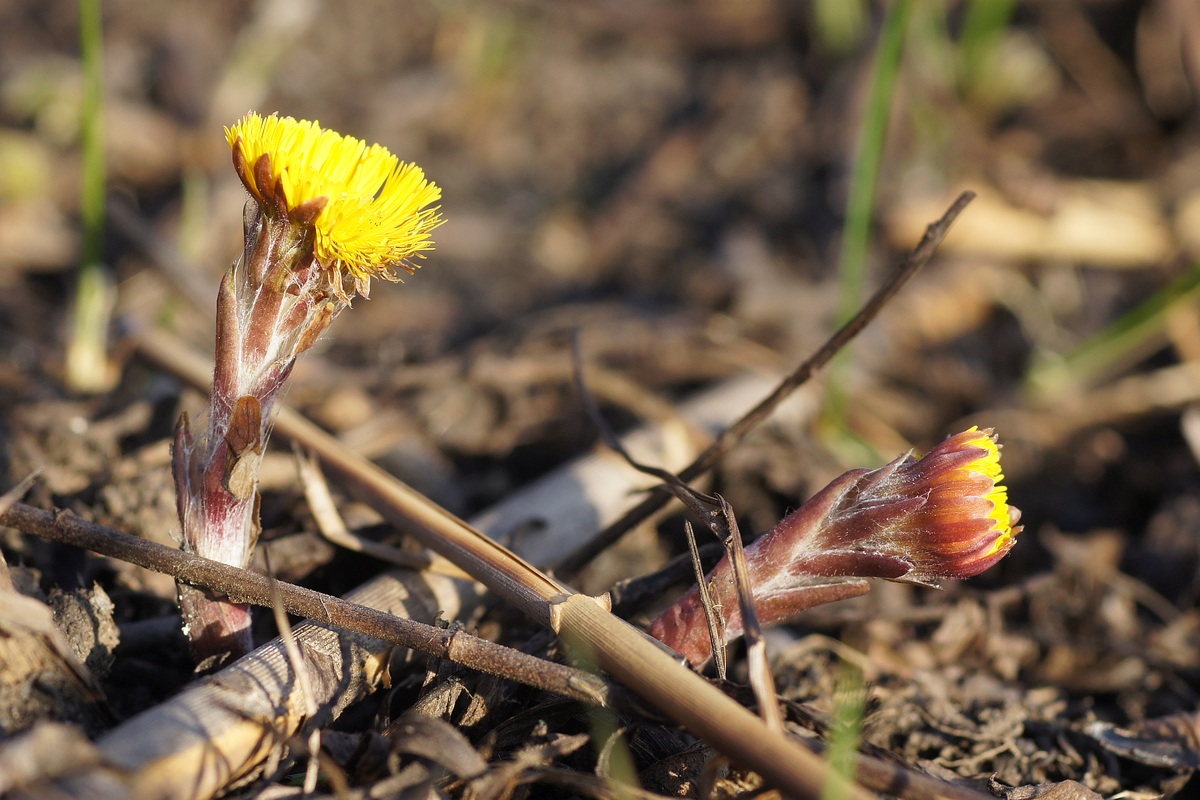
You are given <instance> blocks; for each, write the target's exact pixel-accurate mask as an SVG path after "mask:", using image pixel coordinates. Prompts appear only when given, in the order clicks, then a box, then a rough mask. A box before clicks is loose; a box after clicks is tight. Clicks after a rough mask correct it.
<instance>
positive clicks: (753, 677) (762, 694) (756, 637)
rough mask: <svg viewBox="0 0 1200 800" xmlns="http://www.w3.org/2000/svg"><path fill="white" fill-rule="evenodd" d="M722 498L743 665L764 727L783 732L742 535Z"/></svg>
mask: <svg viewBox="0 0 1200 800" xmlns="http://www.w3.org/2000/svg"><path fill="white" fill-rule="evenodd" d="M720 499H721V516H722V517H724V519H725V525H726V527H727V528H728V530H729V536H728V538H727V539H726V540H725V550H726V553H728V555H729V563H730V564H732V565H733V578H734V581H733V582H734V585H735V586H736V587H737V597H738V604H739V606H740V611H741V612H742V627H743V628H744V634H743V635H744V636H745V638H746V663H747V665H748V666H749V668H750V688H751V689H753V690H754V699H755V700H756V701H757V702H758V713H759V716H761V717H762V718H763V722H765V723H766V724H767V727H768V728H770V729H771V730H775V731H780V732H782V731H783V714H782V713H781V712H780V710H779V697H778V695H777V694H776V693H775V677H774V676H773V675H772V674H771V665H770V663H768V661H767V644H766V641H765V640H764V639H763V635H762V626H761V625H759V623H758V611H757V610H756V609H755V607H754V586H753V584H752V583H751V582H750V568H749V567H748V566H746V551H745V549H744V548H743V547H742V532H741V531H740V530H738V524H737V518H736V517H735V516H734V514H733V507H732V506H730V505H729V503H727V502H726V501H725V498H723V497H722V498H720Z"/></svg>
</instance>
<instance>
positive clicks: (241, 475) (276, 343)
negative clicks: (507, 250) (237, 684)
mask: <svg viewBox="0 0 1200 800" xmlns="http://www.w3.org/2000/svg"><path fill="white" fill-rule="evenodd" d="M225 138H226V141H227V142H228V143H229V147H230V150H231V152H232V155H233V165H234V169H235V170H237V173H238V176H239V177H240V178H241V180H242V183H243V184H244V185H245V186H246V189H247V191H249V192H250V195H251V198H252V199H251V202H250V203H248V204H247V207H246V214H245V246H244V249H243V252H242V256H241V258H240V259H238V261H237V262H236V263H235V264H234V265H233V266H232V267H230V269H229V271H228V272H226V273H225V277H224V279H223V280H222V281H221V287H220V290H219V292H218V295H217V347H216V366H215V369H214V371H213V386H212V393H211V403H212V406H211V410H210V412H209V416H208V425H207V429H206V431H205V433H204V434H203V436H202V437H200V439H199V440H196V439H194V438H193V436H192V433H191V431H190V429H189V426H188V421H187V418H186V416H185V417H183V418H182V419H181V420H180V423H179V426H178V428H177V429H176V433H175V449H174V455H173V457H172V471H173V473H174V477H175V486H176V498H177V506H178V511H179V519H180V523H181V525H182V527H183V547H184V549H186V550H188V551H190V552H193V553H196V554H198V555H201V556H204V557H206V558H212V559H215V560H218V561H221V562H223V563H226V564H233V565H235V566H245V565H246V564H247V563H248V562H249V560H250V556H251V553H252V551H253V548H254V544H255V541H256V539H257V538H258V510H257V508H258V469H259V464H260V462H261V459H262V454H263V451H264V449H265V447H266V443H267V438H268V437H269V436H270V432H271V426H272V411H273V409H274V406H275V402H276V400H277V399H278V398H279V396H280V394H281V392H282V390H283V387H284V384H285V382H286V381H287V378H288V376H289V375H290V374H291V371H292V367H293V365H294V364H295V362H296V358H297V357H298V356H299V355H300V354H301V353H303V352H304V351H305V350H307V349H308V348H310V347H312V345H313V344H314V343H315V342H316V340H317V338H318V336H320V334H321V333H322V332H323V331H324V330H325V329H326V328H327V327H328V326H329V324H330V323H331V322H332V321H333V319H334V317H336V316H337V315H338V314H339V313H340V312H341V311H342V310H343V309H345V308H346V307H348V306H349V304H350V300H351V298H352V297H353V296H354V295H355V294H358V295H363V296H364V297H365V296H366V295H367V294H368V292H369V291H370V285H371V279H372V278H383V279H385V280H397V274H396V270H397V269H403V270H405V271H407V272H410V273H411V272H412V271H413V269H414V268H415V264H414V263H413V259H415V258H420V257H422V256H423V254H424V253H425V251H427V250H429V249H430V248H431V247H432V246H433V245H432V242H431V241H430V232H431V231H432V230H433V228H435V227H436V226H437V225H439V224H440V223H441V219H440V217H439V216H438V210H437V208H435V207H431V204H433V203H435V202H437V200H438V198H439V197H440V196H441V191H440V190H439V189H438V187H437V186H436V185H435V184H433V183H431V182H430V181H428V180H427V179H426V178H425V174H424V173H423V172H422V171H421V169H420V168H419V167H416V166H413V165H412V164H405V163H402V162H400V161H399V160H398V159H397V158H396V157H395V156H394V155H392V154H391V153H389V152H388V151H387V150H386V149H385V148H383V147H380V146H379V145H370V146H368V145H367V144H366V143H364V142H362V141H360V140H358V139H355V138H353V137H350V136H342V135H341V134H338V133H335V132H333V131H327V130H322V129H321V128H320V126H318V125H317V124H316V123H315V122H306V121H297V120H294V119H292V118H291V117H279V116H276V115H271V116H268V117H262V116H260V115H258V114H254V113H251V114H247V115H246V116H245V117H244V118H242V119H241V120H240V121H239V122H238V123H236V124H235V125H233V126H232V127H230V128H226V129H225ZM179 595H180V608H181V611H182V612H183V618H184V627H185V630H186V631H187V634H188V637H189V640H190V642H191V645H192V651H193V654H194V655H195V656H196V657H197V659H198V660H203V659H205V658H208V657H211V656H214V655H220V654H223V653H233V654H235V655H240V654H241V653H243V652H245V651H247V650H248V649H249V647H250V645H251V642H250V627H249V626H250V617H249V607H247V606H243V605H239V604H234V603H230V602H228V601H227V600H224V599H221V598H215V597H211V596H209V595H208V594H207V593H206V592H204V591H202V590H200V589H197V588H195V587H192V586H189V585H188V584H185V583H180V584H179Z"/></svg>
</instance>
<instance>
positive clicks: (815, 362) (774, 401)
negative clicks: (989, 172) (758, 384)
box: [555, 191, 975, 575]
mask: <svg viewBox="0 0 1200 800" xmlns="http://www.w3.org/2000/svg"><path fill="white" fill-rule="evenodd" d="M974 199H975V193H974V192H970V191H967V192H963V193H962V194H960V195H959V196H958V197H957V198H955V200H954V202H953V203H951V204H950V207H949V208H948V209H947V210H946V213H945V214H943V215H942V216H941V218H940V219H938V220H937V221H936V222H934V223H932V224H931V225H930V226H929V227H928V228H927V229H926V230H925V235H924V236H923V237H921V241H920V242H919V243H918V244H917V246H916V247H915V248H914V249H913V250H912V252H911V253H909V255H908V257H907V258H906V259H904V261H903V262H901V263H900V265H899V266H898V267H897V268H896V270H895V272H893V273H892V275H891V276H890V277H889V278H888V280H887V281H886V282H885V283H884V284H883V285H882V286H880V287H879V289H878V290H877V291H876V292H875V294H874V295H872V296H871V299H870V300H868V301H867V303H866V305H864V306H863V307H862V309H861V310H860V311H859V312H858V313H857V314H855V315H854V317H853V318H851V319H850V321H849V322H847V323H846V324H845V325H843V326H842V327H841V328H839V329H838V330H837V332H836V333H834V334H833V335H832V336H831V337H829V339H828V341H826V342H825V344H823V345H821V347H820V348H818V349H817V351H816V352H815V353H813V354H812V355H811V356H809V357H808V358H807V359H806V360H805V361H804V362H803V363H801V364H800V365H799V366H798V367H796V369H795V371H793V372H792V373H791V374H790V375H788V376H787V377H786V378H784V379H783V380H782V381H781V382H780V383H779V385H778V386H776V387H775V389H774V391H772V392H771V393H770V394H769V395H767V396H766V397H765V398H763V400H762V401H761V402H760V403H759V404H758V405H756V406H755V407H754V408H752V409H750V411H748V412H746V414H745V415H744V416H742V418H741V419H739V420H738V421H737V422H735V423H733V425H730V426H729V428H727V429H726V430H725V431H724V432H723V433H722V434H721V435H720V436H718V437H717V438H716V440H715V441H714V442H713V443H712V444H711V445H709V446H708V447H707V448H706V449H705V450H704V452H702V453H701V454H700V455H698V456H697V457H696V458H695V460H694V461H692V463H691V464H689V465H688V466H687V467H685V468H684V469H682V470H681V471H680V472H679V474H678V477H679V479H680V480H683V481H692V480H695V479H696V478H698V477H699V476H701V475H703V474H704V473H705V472H707V471H708V470H710V469H712V467H713V466H715V465H716V463H717V462H718V461H719V460H720V459H721V458H722V457H723V456H724V455H725V453H727V452H728V451H729V449H730V448H732V447H733V446H734V445H735V444H737V443H738V442H739V441H741V440H742V439H743V438H744V437H745V436H746V434H747V433H749V432H750V431H751V430H753V429H754V427H755V426H757V425H758V424H759V423H760V422H762V421H763V420H764V419H766V418H767V417H768V416H770V414H771V413H772V412H773V411H774V410H775V409H776V408H777V407H778V406H779V404H780V403H782V402H783V401H784V400H785V399H787V397H788V396H789V395H790V394H791V393H792V392H794V391H795V390H796V389H797V388H799V387H800V386H802V385H803V384H804V383H805V382H807V381H808V380H809V379H810V378H811V377H812V376H813V374H814V373H816V371H817V370H819V369H820V368H822V367H824V366H825V365H826V364H828V363H829V362H830V360H832V359H833V357H834V356H835V355H837V354H838V353H839V352H840V351H841V350H842V348H844V347H845V346H846V345H847V344H849V343H850V341H851V340H853V339H854V337H855V336H857V335H858V334H859V333H861V332H862V330H863V328H865V327H866V326H867V325H868V324H869V323H870V322H871V321H872V320H873V319H875V317H876V316H878V315H879V312H880V311H882V310H883V308H884V306H886V305H887V303H888V302H889V301H890V300H891V299H892V298H893V297H895V296H896V294H897V292H899V291H900V289H901V288H902V287H903V286H904V284H906V283H908V281H909V280H910V279H911V278H912V277H913V275H915V274H916V273H917V271H918V270H919V269H920V268H921V267H923V266H924V265H925V264H926V263H927V262H928V261H929V259H930V258H932V257H933V254H934V253H935V252H936V251H937V248H938V245H940V244H941V243H942V240H943V239H944V238H946V234H947V233H948V232H949V231H950V226H951V225H953V224H954V221H955V220H956V219H958V216H959V215H960V214H961V213H962V212H963V210H964V209H965V208H966V207H967V205H968V204H969V203H970V202H971V201H972V200H974ZM670 496H671V495H670V494H669V493H668V492H667V491H665V490H663V489H658V490H655V491H652V492H651V493H650V494H649V496H647V497H646V499H645V500H643V501H642V502H641V503H639V504H638V505H636V506H634V507H633V508H632V509H630V510H629V511H628V512H627V513H626V514H625V515H624V516H623V517H621V518H620V519H619V520H617V521H616V522H614V523H613V524H611V525H609V526H608V527H607V528H605V529H604V530H602V531H600V532H599V533H598V534H597V535H596V536H595V537H593V538H592V539H590V540H589V541H587V542H585V543H584V544H583V545H582V546H581V547H579V548H577V549H576V550H574V551H573V552H571V553H570V554H569V555H567V556H566V557H565V558H563V559H562V560H561V561H559V563H558V564H557V565H555V569H556V572H557V573H558V574H560V575H570V574H572V573H574V572H576V571H578V570H579V569H581V568H582V567H583V566H585V565H586V564H588V563H589V562H590V561H591V560H592V559H593V558H595V557H596V555H598V554H599V553H600V552H601V551H603V550H604V549H605V548H607V547H608V546H609V545H611V544H612V543H613V542H615V541H616V540H617V539H619V538H620V537H621V536H623V535H624V534H625V533H626V532H627V531H629V530H630V529H631V528H633V527H634V526H636V525H638V524H639V523H641V522H643V521H644V520H645V519H646V518H648V517H649V516H650V515H651V514H653V513H654V512H656V511H658V509H660V508H661V507H662V506H663V504H664V503H666V502H667V501H668V500H669V499H670Z"/></svg>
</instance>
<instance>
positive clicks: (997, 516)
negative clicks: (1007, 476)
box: [966, 427, 1013, 555]
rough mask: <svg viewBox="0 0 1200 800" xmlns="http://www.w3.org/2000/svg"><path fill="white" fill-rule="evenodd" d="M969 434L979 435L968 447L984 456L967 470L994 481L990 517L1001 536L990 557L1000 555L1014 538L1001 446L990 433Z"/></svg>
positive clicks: (972, 430) (969, 442)
mask: <svg viewBox="0 0 1200 800" xmlns="http://www.w3.org/2000/svg"><path fill="white" fill-rule="evenodd" d="M967 432H968V433H975V434H977V435H976V436H974V437H973V438H972V439H970V440H968V441H967V443H966V444H967V446H969V447H978V448H979V449H980V450H983V451H984V454H983V455H982V456H980V457H979V458H978V459H977V460H975V461H973V462H971V464H969V465H968V466H967V469H970V470H973V471H975V472H981V473H983V474H984V475H986V476H987V477H988V478H990V479H991V480H992V489H991V491H989V492H988V493H987V499H988V500H991V501H992V510H991V512H990V513H989V514H988V516H989V517H990V518H991V519H992V520H993V521H994V522H995V525H994V527H993V529H994V530H995V531H997V532H998V533H999V534H1000V535H999V536H998V537H997V538H996V543H995V545H994V546H993V547H992V549H991V551H990V552H989V553H988V555H992V554H993V553H998V552H999V551H1000V550H1001V549H1002V548H1004V547H1005V546H1006V545H1007V544H1008V542H1009V540H1010V539H1011V538H1012V537H1013V530H1012V513H1011V511H1010V510H1009V506H1008V487H1006V486H1005V485H1004V484H1003V483H1001V481H1003V480H1004V473H1003V472H1001V471H1000V446H999V445H997V444H996V439H995V436H993V435H992V434H991V433H990V432H989V431H981V430H979V429H978V428H975V427H972V428H971V429H970V430H969V431H967Z"/></svg>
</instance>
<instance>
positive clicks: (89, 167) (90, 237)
mask: <svg viewBox="0 0 1200 800" xmlns="http://www.w3.org/2000/svg"><path fill="white" fill-rule="evenodd" d="M103 42H104V39H103V29H102V26H101V21H100V0H79V43H80V52H81V54H82V58H83V75H84V93H83V115H82V118H81V120H80V135H81V139H82V148H83V175H82V196H81V198H80V217H81V222H82V226H83V248H82V254H81V260H80V268H79V274H78V279H77V282H76V287H75V298H74V303H73V306H72V313H71V339H70V341H69V342H68V343H67V355H66V376H65V377H66V382H67V385H68V386H70V387H71V388H72V389H74V390H76V391H80V392H98V391H103V390H105V389H107V388H108V387H109V386H111V385H112V382H113V379H114V377H115V375H114V370H113V367H112V365H111V363H110V362H109V359H108V355H107V352H106V338H107V333H108V325H109V321H110V320H111V318H112V311H113V306H114V305H115V292H116V290H115V288H114V286H113V280H112V277H111V276H110V275H109V273H108V271H107V270H106V269H105V267H104V265H103V264H102V263H101V258H102V244H103V236H104V193H105V188H106V183H107V179H108V178H107V175H106V171H105V166H104V129H103V114H104V75H103V72H104V44H103Z"/></svg>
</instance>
